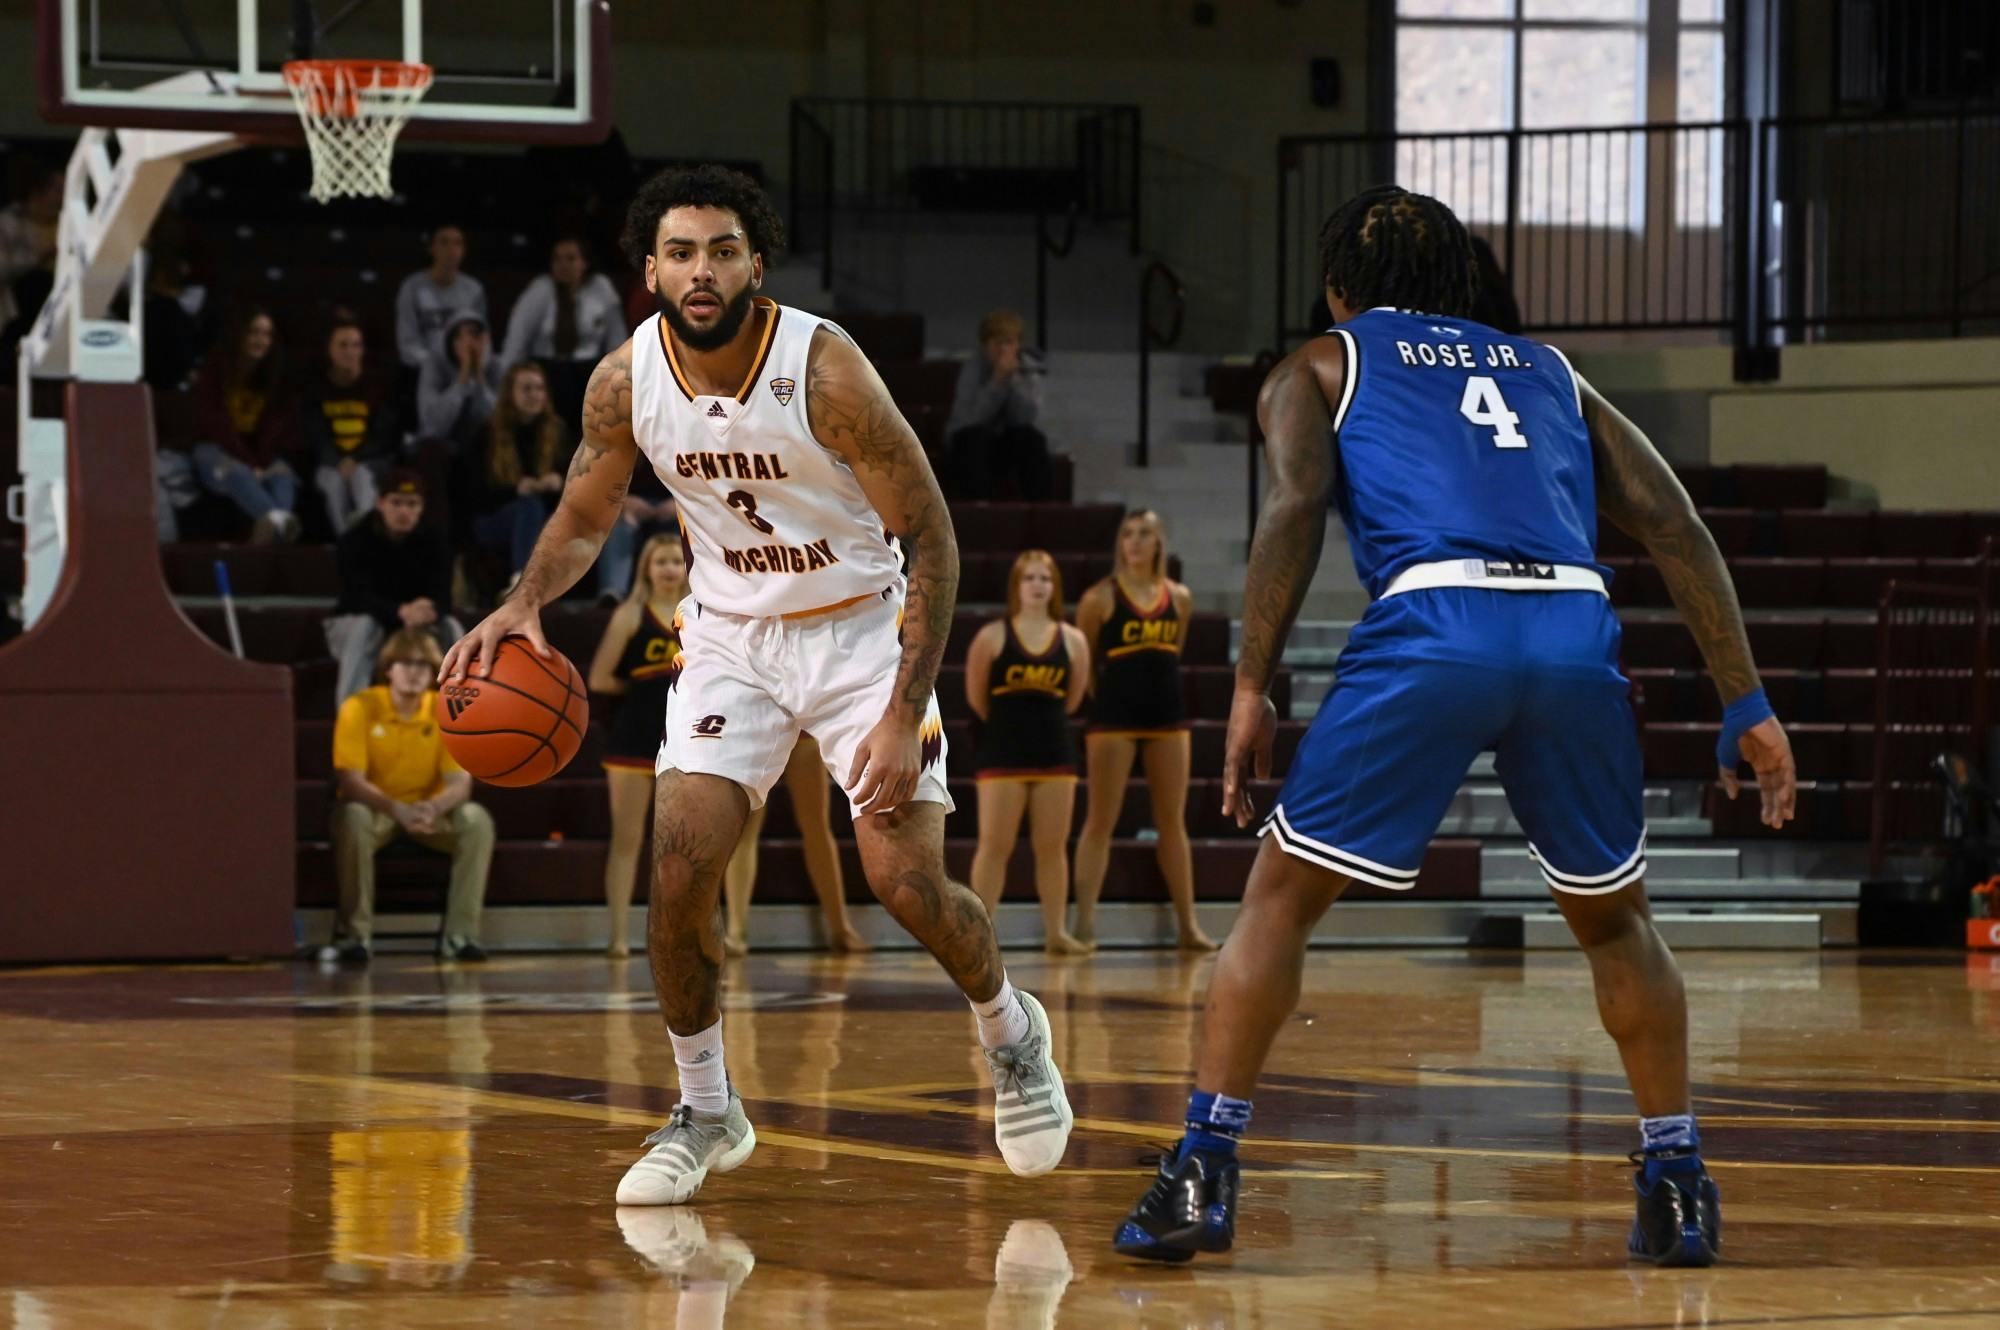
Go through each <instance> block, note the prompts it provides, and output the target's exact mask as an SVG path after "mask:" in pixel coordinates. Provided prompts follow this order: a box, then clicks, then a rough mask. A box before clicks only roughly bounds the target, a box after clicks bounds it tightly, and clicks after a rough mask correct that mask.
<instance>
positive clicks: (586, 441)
mask: <svg viewBox="0 0 2000 1330" xmlns="http://www.w3.org/2000/svg"><path fill="white" fill-rule="evenodd" d="M638 457H639V444H638V441H637V440H635V439H634V438H633V437H632V343H631V342H629V341H628V342H626V343H625V345H623V346H621V347H619V348H618V349H617V350H616V351H613V352H612V353H611V354H610V355H608V356H606V357H604V359H602V360H600V361H598V362H597V368H596V369H595V370H594V371H592V373H591V376H590V386H589V387H588V388H586V389H585V390H584V394H583V442H581V443H579V444H577V446H576V455H575V456H574V457H572V458H570V461H569V475H568V476H567V477H565V478H564V480H563V492H562V502H561V503H559V504H557V505H556V510H555V511H554V512H553V513H550V514H549V520H548V523H547V524H546V525H544V526H543V527H542V536H541V539H540V540H537V541H536V542H535V552H534V554H533V555H531V556H530V557H529V559H528V566H527V567H526V568H524V569H523V570H522V571H521V583H520V585H519V586H517V587H515V588H514V592H513V594H512V595H510V596H509V597H508V600H510V601H514V600H521V601H526V602H528V603H530V604H532V605H534V606H535V607H536V608H537V609H539V608H540V607H541V606H543V605H546V604H548V603H549V602H550V601H552V600H554V599H556V598H557V597H558V596H560V595H562V593H563V592H565V591H567V590H569V589H570V588H571V587H572V586H575V585H576V580H577V579H578V578H580V577H582V576H583V575H584V574H585V573H587V572H589V571H590V566H591V565H592V564H594V563H596V562H597V552H598V551H599V550H601V549H602V548H604V538H605V537H606V536H608V535H610V534H611V524H612V523H613V522H616V521H617V520H618V517H619V515H620V514H621V513H623V512H624V511H625V495H626V493H627V492H628V491H629V490H630V489H631V488H632V467H633V465H634V463H635V462H637V460H638Z"/></svg>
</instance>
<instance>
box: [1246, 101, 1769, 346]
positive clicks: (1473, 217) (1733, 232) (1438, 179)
mask: <svg viewBox="0 0 2000 1330" xmlns="http://www.w3.org/2000/svg"><path fill="white" fill-rule="evenodd" d="M1751 142H1752V139H1751V132H1750V126H1749V124H1748V123H1747V122H1744V121H1710V122H1701V123H1690V124H1671V125H1637V126H1632V127H1629V128H1604V127H1589V126H1586V127H1579V128H1573V129H1519V130H1496V131H1490V132H1480V133H1464V134H1403V135H1382V134H1346V135H1332V136H1323V137H1287V138H1283V139H1280V140H1279V142H1278V290H1277V294H1278V317H1277V324H1278V337H1279V341H1280V343H1281V344H1283V343H1284V342H1287V341H1290V340H1295V339H1297V338H1299V337H1303V336H1311V335H1313V334H1315V333H1319V332H1322V331H1324V325H1323V324H1321V323H1319V322H1318V319H1317V317H1316V316H1314V315H1313V314H1312V313H1311V311H1312V310H1313V308H1314V305H1315V302H1316V301H1317V300H1318V298H1319V295H1320V292H1319V290H1318V286H1319V273H1320V262H1319V253H1318V248H1319V228H1320V225H1321V223H1322V222H1323V221H1324V220H1325V218H1326V216H1327V215H1328V214H1329V213H1331V212H1332V211H1333V209H1334V208H1335V207H1336V206H1338V205H1339V203H1340V202H1341V201H1342V200H1343V199H1346V198H1348V197H1350V196H1351V195H1353V194H1355V193H1357V192H1359V191H1360V190H1362V189H1364V188H1367V187H1368V186H1370V185H1374V184H1379V183H1382V182H1383V181H1388V180H1393V181H1395V182H1396V183H1397V184H1400V185H1402V186H1404V187H1405V188H1408V189H1413V190H1416V191H1417V192H1419V193H1423V194H1431V195H1434V196H1436V197H1438V198H1440V199H1442V200H1444V202H1446V203H1447V204H1449V205H1450V206H1451V207H1452V209H1453V211H1455V212H1456V213H1457V214H1458V215H1459V217H1460V218H1461V219H1463V220H1464V221H1465V223H1466V225H1467V227H1468V229H1470V230H1471V231H1472V232H1473V233H1474V234H1475V235H1478V236H1480V237H1482V238H1483V239H1485V241H1486V242H1487V243H1488V244H1489V245H1491V246H1492V248H1493V252H1494V256H1495V258H1496V259H1497V260H1498V262H1499V265H1500V267H1501V269H1502V270H1503V271H1504V272H1505V273H1506V274H1507V276H1508V278H1509V280H1510V282H1511V284H1512V286H1513V290H1514V294H1515V296H1516V299H1517V300H1518V301H1519V304H1520V307H1521V314H1522V317H1523V319H1524V320H1525V321H1526V323H1527V324H1528V326H1530V327H1533V328H1537V329H1544V330H1551V331H1554V330H1574V329H1585V328H1588V329H1599V330H1620V329H1637V328H1649V329H1655V328H1714V329H1736V330H1738V331H1739V333H1741V332H1744V331H1747V325H1746V316H1747V313H1748V309H1747V302H1746V301H1745V300H1744V299H1743V292H1744V291H1745V289H1746V288H1747V287H1748V285H1749V280H1750V274H1751V271H1752V268H1751V254H1750V251H1749V247H1748V245H1747V244H1746V243H1745V236H1744V227H1743V219H1744V218H1745V217H1746V216H1748V215H1749V211H1750V210H1749V208H1748V206H1747V204H1748V200H1749V199H1750V198H1751V197H1752V185H1753V178H1752V172H1751V160H1750V152H1749V149H1750V146H1751Z"/></svg>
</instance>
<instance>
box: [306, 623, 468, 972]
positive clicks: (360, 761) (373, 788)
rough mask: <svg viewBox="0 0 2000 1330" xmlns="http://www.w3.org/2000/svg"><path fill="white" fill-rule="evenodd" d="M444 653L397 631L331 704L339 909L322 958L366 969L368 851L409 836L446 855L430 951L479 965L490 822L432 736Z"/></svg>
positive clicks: (371, 910) (371, 864)
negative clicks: (352, 690)
mask: <svg viewBox="0 0 2000 1330" xmlns="http://www.w3.org/2000/svg"><path fill="white" fill-rule="evenodd" d="M442 661H443V653H442V652H440V651H439V650H438V645H437V642H436V640H435V639H433V638H432V637H431V635H430V634H429V633H427V632H422V631H412V630H409V629H405V630H403V631H402V632H399V633H396V634H394V635H392V636H391V637H390V638H389V640H388V641H387V642H384V643H383V644H382V651H381V654H380V655H378V656H377V657H376V658H375V677H376V679H377V680H379V681H380V682H378V683H377V684H376V685H375V686H374V687H373V688H364V689H362V690H361V691H360V692H358V693H356V694H355V695H354V696H352V697H350V698H348V699H347V700H346V701H345V702H342V703H341V704H340V717H339V719H338V720H336V721H335V722H334V725H333V768H334V776H335V778H336V780H337V781H338V782H339V789H338V790H337V791H336V793H337V795H338V797H339V800H340V802H339V803H337V804H335V805H334V810H333V865H334V873H335V876H336V877H337V878H338V879H339V882H340V909H339V912H338V914H337V915H336V917H335V921H334V929H333V943H332V945H331V946H329V947H326V948H324V949H322V950H321V952H320V958H321V959H322V960H333V959H338V960H341V961H344V962H346V963H348V964H352V965H366V964H367V963H368V948H369V943H370V941H371V938H372V936H373V930H374V926H375V854H376V852H377V851H378V850H380V849H381V848H382V847H383V846H384V845H387V844H388V843H389V842H390V841H392V840H394V839H396V837H397V836H408V837H409V838H410V839H411V840H413V841H416V842H417V843H418V844H419V845H428V846H429V847H430V848H432V849H434V850H442V851H444V852H445V853H446V854H449V855H450V856H451V889H450V892H449V894H448V896H447V897H446V900H445V914H444V931H443V933H442V934H441V935H440V937H439V939H438V955H439V956H441V957H443V958H444V959H446V960H460V961H482V960H485V959H486V953H485V952H484V951H483V950H481V949H480V946H479V912H480V909H481V907H482V906H484V905H485V903H486V873H487V869H488V868H489V867H491V865H492V863H493V818H492V816H491V815H490V814H489V813H487V811H486V810H485V809H484V808H481V807H480V806H479V805H478V804H476V803H473V802H472V777H470V776H468V775H466V774H465V772H464V771H463V770H462V769H461V768H460V767H459V765H458V763H456V762H454V761H452V759H451V754H449V753H447V752H446V751H445V748H444V736H443V735H442V734H440V733H439V732H438V726H437V718H436V707H437V693H436V692H435V691H434V690H433V689H432V687H431V685H432V684H434V683H436V682H437V672H438V666H439V665H440V664H441V663H442Z"/></svg>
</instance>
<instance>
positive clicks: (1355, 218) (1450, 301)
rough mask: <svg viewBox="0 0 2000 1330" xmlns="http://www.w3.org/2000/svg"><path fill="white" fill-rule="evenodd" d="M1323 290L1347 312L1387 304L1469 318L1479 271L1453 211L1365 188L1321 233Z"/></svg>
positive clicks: (1422, 197)
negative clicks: (1328, 290) (1336, 296)
mask: <svg viewBox="0 0 2000 1330" xmlns="http://www.w3.org/2000/svg"><path fill="white" fill-rule="evenodd" d="M1319 266H1320V273H1321V275H1322V277H1323V278H1324V280H1325V283H1326V285H1327V286H1328V287H1329V288H1331V289H1332V290H1334V291H1336V292H1338V293H1339V294H1340V298H1341V300H1342V301H1344V302H1345V303H1346V304H1347V306H1348V308H1350V309H1353V310H1364V309H1374V308H1375V307H1376V306H1378V305H1392V306H1394V307H1396V308H1397V309H1414V310H1418V311H1421V312H1422V313H1425V314H1445V315H1455V316H1457V317H1459V318H1466V317H1469V316H1470V315H1471V313H1472V301H1473V297H1474V296H1475V295H1477V294H1478V290H1479V269H1478V265H1477V263H1476V262H1475V260H1474V258H1473V254H1472V242H1471V240H1470V238H1469V237H1468V236H1467V235H1466V232H1465V226H1464V224H1463V223H1461V222H1460V221H1459V220H1458V218H1457V217H1456V216H1454V215H1453V214H1452V211H1451V209H1450V208H1447V207H1446V206H1445V205H1444V204H1442V203H1440V202H1438V200H1436V199H1434V198H1431V197H1430V196H1429V195H1426V194H1412V193H1411V192H1410V191H1409V190H1407V189H1403V188H1401V187H1400V186H1397V185H1377V186H1376V187H1375V188H1373V189H1365V190H1363V191H1361V193H1359V194H1356V195H1355V196H1354V197H1353V198H1351V199H1349V200H1348V201H1347V202H1345V203H1343V204H1341V205H1340V206H1339V207H1338V208H1336V209H1334V210H1333V216H1331V217H1329V218H1327V219H1326V225H1325V226H1323V227H1321V228H1320V231H1319Z"/></svg>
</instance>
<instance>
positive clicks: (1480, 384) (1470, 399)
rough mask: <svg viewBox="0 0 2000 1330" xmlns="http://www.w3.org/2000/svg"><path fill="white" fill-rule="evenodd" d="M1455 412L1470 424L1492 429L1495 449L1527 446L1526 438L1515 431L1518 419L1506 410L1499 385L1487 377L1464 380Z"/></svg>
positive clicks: (1477, 376) (1481, 375)
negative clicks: (1463, 394)
mask: <svg viewBox="0 0 2000 1330" xmlns="http://www.w3.org/2000/svg"><path fill="white" fill-rule="evenodd" d="M1458 413H1459V414H1460V415H1462V416H1464V417H1465V418H1466V419H1467V420H1469V421H1471V422H1472V423H1473V424H1475V425H1484V426H1486V427H1487V428H1488V429H1490V430H1492V431H1493V446H1494V447H1495V448H1525V447H1527V446H1528V436H1527V435H1525V434H1523V433H1521V431H1520V430H1519V429H1517V428H1516V426H1518V425H1519V424H1520V423H1521V417H1520V416H1518V415H1516V414H1514V412H1512V411H1509V410H1508V409H1507V399H1506V398H1504V397H1502V396H1501V395H1500V385H1499V384H1497V383H1495V382H1494V381H1493V379H1492V377H1491V376H1489V375H1485V374H1474V375H1473V376H1472V377H1470V378H1468V379H1467V380H1466V381H1465V396H1463V397H1461V398H1459V399H1458Z"/></svg>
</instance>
